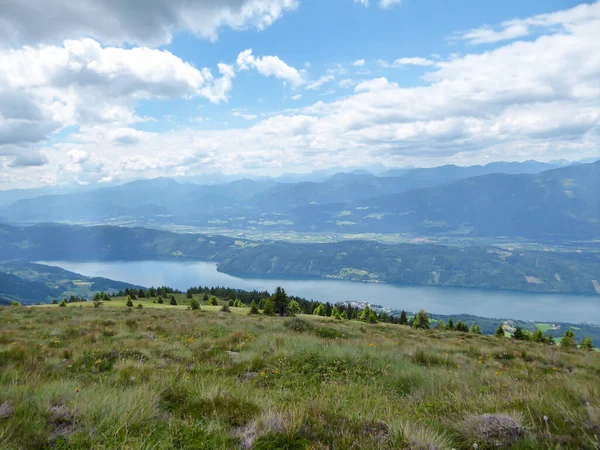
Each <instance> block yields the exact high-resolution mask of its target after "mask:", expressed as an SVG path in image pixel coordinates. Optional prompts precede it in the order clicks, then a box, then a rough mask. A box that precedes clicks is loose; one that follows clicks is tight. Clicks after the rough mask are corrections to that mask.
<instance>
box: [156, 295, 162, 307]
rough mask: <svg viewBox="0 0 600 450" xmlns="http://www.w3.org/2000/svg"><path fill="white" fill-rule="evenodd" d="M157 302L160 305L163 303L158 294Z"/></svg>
mask: <svg viewBox="0 0 600 450" xmlns="http://www.w3.org/2000/svg"><path fill="white" fill-rule="evenodd" d="M157 303H159V304H161V305H162V304H163V303H164V301H163V298H162V297H161V296H160V295H159V296H158V300H157Z"/></svg>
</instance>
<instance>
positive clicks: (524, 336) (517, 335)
mask: <svg viewBox="0 0 600 450" xmlns="http://www.w3.org/2000/svg"><path fill="white" fill-rule="evenodd" d="M513 339H516V340H517V341H528V340H529V334H528V333H526V332H525V331H524V330H523V328H521V327H517V328H516V329H515V332H514V333H513Z"/></svg>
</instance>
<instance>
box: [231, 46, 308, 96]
mask: <svg viewBox="0 0 600 450" xmlns="http://www.w3.org/2000/svg"><path fill="white" fill-rule="evenodd" d="M236 62H237V65H238V68H239V70H242V71H245V70H250V69H255V70H256V71H257V72H258V73H260V74H261V75H264V76H266V77H271V76H272V77H275V78H279V79H281V80H284V81H286V82H288V83H290V84H291V85H292V86H294V87H298V86H300V85H302V84H304V83H305V79H304V72H302V71H299V70H298V69H296V68H294V67H291V66H288V65H287V64H286V63H285V62H283V61H282V60H281V59H279V57H277V56H263V57H256V56H254V55H253V54H252V49H248V50H244V51H243V52H241V53H240V54H239V55H238V57H237V61H236Z"/></svg>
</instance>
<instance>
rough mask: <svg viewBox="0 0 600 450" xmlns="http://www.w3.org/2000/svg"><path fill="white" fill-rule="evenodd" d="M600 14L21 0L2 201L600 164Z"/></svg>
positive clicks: (2, 64) (2, 154) (4, 18)
mask: <svg viewBox="0 0 600 450" xmlns="http://www.w3.org/2000/svg"><path fill="white" fill-rule="evenodd" d="M599 124H600V2H591V1H590V2H581V1H570V0H544V1H539V0H518V1H517V0H503V1H485V2H482V1H481V0H218V1H217V0H129V1H127V2H122V1H119V0H78V1H77V2H73V1H72V0H4V1H3V2H2V3H1V4H0V189H11V188H30V187H38V186H44V185H74V184H79V185H96V184H98V185H105V184H109V183H115V182H124V181H128V180H132V179H138V178H154V177H160V176H166V177H175V176H177V177H181V176H189V177H196V178H197V179H201V178H202V175H203V174H210V173H214V172H221V173H225V174H241V173H246V174H253V175H269V176H277V175H280V174H283V173H294V172H298V173H302V172H309V171H312V170H321V169H328V168H333V167H336V168H360V167H370V166H374V165H379V166H381V165H385V166H389V167H405V166H419V167H431V166H436V165H442V164H458V165H472V164H485V163H488V162H492V161H523V160H529V159H536V160H539V161H552V160H557V159H568V160H579V159H584V158H591V157H596V156H598V157H600V147H599V141H600V139H599V133H600V126H599Z"/></svg>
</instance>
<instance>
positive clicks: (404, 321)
mask: <svg viewBox="0 0 600 450" xmlns="http://www.w3.org/2000/svg"><path fill="white" fill-rule="evenodd" d="M398 323H399V324H400V325H408V318H407V317H406V311H404V310H402V312H401V313H400V320H399V321H398Z"/></svg>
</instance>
